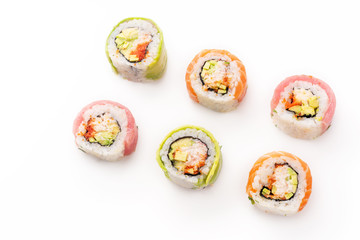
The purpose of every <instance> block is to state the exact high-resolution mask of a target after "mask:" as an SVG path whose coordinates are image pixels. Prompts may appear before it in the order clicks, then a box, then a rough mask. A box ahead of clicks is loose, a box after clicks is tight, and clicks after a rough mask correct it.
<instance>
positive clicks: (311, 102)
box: [308, 96, 319, 108]
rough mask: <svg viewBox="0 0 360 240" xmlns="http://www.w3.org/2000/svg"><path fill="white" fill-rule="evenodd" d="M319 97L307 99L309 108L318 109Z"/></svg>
mask: <svg viewBox="0 0 360 240" xmlns="http://www.w3.org/2000/svg"><path fill="white" fill-rule="evenodd" d="M318 98H319V97H316V96H313V97H311V98H309V100H308V102H309V106H310V107H312V108H318V107H319V100H318Z"/></svg>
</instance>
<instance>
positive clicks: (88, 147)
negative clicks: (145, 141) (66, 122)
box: [73, 100, 138, 161]
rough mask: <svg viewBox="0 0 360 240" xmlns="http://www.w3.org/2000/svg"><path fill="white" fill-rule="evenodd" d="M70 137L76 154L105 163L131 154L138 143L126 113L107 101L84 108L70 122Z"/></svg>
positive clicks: (119, 105) (123, 107)
mask: <svg viewBox="0 0 360 240" xmlns="http://www.w3.org/2000/svg"><path fill="white" fill-rule="evenodd" d="M73 134H74V136H75V143H76V146H77V147H78V148H79V149H80V150H82V151H84V152H86V153H89V154H92V155H94V156H96V157H98V158H100V159H103V160H108V161H116V160H119V159H121V158H123V157H124V156H126V155H129V154H130V153H132V152H134V151H135V148H136V144H137V139H138V129H137V126H136V124H135V119H134V117H133V116H132V114H131V112H130V111H129V109H127V108H126V107H125V106H123V105H121V104H119V103H117V102H113V101H107V100H101V101H96V102H93V103H90V104H89V105H87V106H85V107H84V108H83V109H82V110H81V111H80V113H79V114H78V115H77V117H76V119H75V121H74V125H73Z"/></svg>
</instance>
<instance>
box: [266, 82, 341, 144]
mask: <svg viewBox="0 0 360 240" xmlns="http://www.w3.org/2000/svg"><path fill="white" fill-rule="evenodd" d="M335 106H336V99H335V94H334V92H333V91H332V90H331V88H330V86H329V85H328V84H326V83H325V82H323V81H321V80H320V79H317V78H314V77H312V76H306V75H299V76H292V77H288V78H286V79H285V80H284V81H282V82H281V83H280V84H279V85H278V86H277V88H276V89H275V91H274V95H273V98H272V100H271V117H272V119H273V122H274V124H275V126H277V127H278V128H279V129H281V130H282V131H284V132H285V133H287V134H289V135H290V136H293V137H296V138H303V139H314V138H316V137H318V136H320V135H321V134H323V133H324V132H325V131H326V130H327V129H328V128H329V127H330V124H331V121H332V118H333V116H334V112H335Z"/></svg>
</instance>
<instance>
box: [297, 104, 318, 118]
mask: <svg viewBox="0 0 360 240" xmlns="http://www.w3.org/2000/svg"><path fill="white" fill-rule="evenodd" d="M300 114H301V115H303V116H314V115H315V109H314V108H312V107H310V106H302V109H301V113H300Z"/></svg>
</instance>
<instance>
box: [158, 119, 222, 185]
mask: <svg viewBox="0 0 360 240" xmlns="http://www.w3.org/2000/svg"><path fill="white" fill-rule="evenodd" d="M156 159H157V161H158V164H159V165H160V167H161V169H162V170H163V171H164V173H165V176H166V177H167V178H168V179H170V180H171V181H173V182H174V183H176V184H178V185H180V186H183V187H186V188H193V189H201V188H205V187H206V186H208V185H210V184H212V183H214V182H215V180H216V179H217V176H218V174H219V172H220V169H221V165H222V156H221V151H220V146H219V143H218V142H217V141H216V139H215V138H214V136H213V135H212V134H211V133H210V132H209V131H207V130H205V129H204V128H201V127H196V126H191V125H187V126H183V127H180V128H177V129H175V130H173V131H172V132H171V133H169V134H168V135H167V136H166V137H165V139H164V141H163V142H162V143H161V145H160V148H159V150H158V151H157V154H156Z"/></svg>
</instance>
